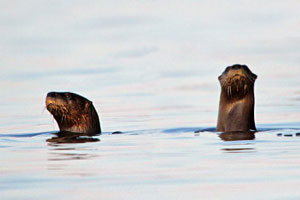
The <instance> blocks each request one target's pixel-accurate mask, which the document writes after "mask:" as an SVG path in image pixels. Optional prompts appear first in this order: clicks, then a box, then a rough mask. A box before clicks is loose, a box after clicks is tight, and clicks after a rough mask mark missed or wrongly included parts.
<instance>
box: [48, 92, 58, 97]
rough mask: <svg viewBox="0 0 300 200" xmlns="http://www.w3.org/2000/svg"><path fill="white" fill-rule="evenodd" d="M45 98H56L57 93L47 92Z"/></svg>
mask: <svg viewBox="0 0 300 200" xmlns="http://www.w3.org/2000/svg"><path fill="white" fill-rule="evenodd" d="M47 97H57V93H56V92H49V93H48V94H47Z"/></svg>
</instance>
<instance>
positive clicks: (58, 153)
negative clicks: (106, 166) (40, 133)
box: [47, 132, 100, 176]
mask: <svg viewBox="0 0 300 200" xmlns="http://www.w3.org/2000/svg"><path fill="white" fill-rule="evenodd" d="M93 136H95V135H86V134H82V133H70V132H58V133H55V136H54V137H52V138H50V139H47V142H48V146H49V148H48V161H50V162H48V170H50V171H61V172H63V173H64V174H66V175H76V176H92V175H93V173H92V172H89V171H88V172H86V171H82V165H83V163H84V166H85V164H86V161H87V160H91V159H93V158H95V157H98V155H97V154H96V153H95V151H97V148H95V146H94V145H93V144H92V143H95V142H99V141H100V140H99V139H98V138H94V137H93ZM83 143H90V144H83ZM83 160H84V162H82V161H83Z"/></svg>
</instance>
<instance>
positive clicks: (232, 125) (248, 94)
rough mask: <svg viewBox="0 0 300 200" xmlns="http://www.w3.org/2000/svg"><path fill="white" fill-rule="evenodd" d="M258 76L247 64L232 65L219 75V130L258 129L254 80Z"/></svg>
mask: <svg viewBox="0 0 300 200" xmlns="http://www.w3.org/2000/svg"><path fill="white" fill-rule="evenodd" d="M256 78H257V76H256V75H255V74H254V73H252V72H251V71H250V69H249V68H248V67H247V66H246V65H238V64H236V65H232V66H229V67H227V68H226V69H225V71H224V72H223V73H222V74H221V76H219V81H220V84H221V96H220V105H219V116H218V124H217V131H219V132H235V131H249V130H253V131H255V130H256V127H255V121H254V100H255V99H254V82H255V80H256Z"/></svg>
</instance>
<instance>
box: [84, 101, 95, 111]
mask: <svg viewBox="0 0 300 200" xmlns="http://www.w3.org/2000/svg"><path fill="white" fill-rule="evenodd" d="M92 104H93V102H91V101H87V102H86V103H85V108H86V109H87V108H90V106H91V105H92Z"/></svg>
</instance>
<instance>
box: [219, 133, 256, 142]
mask: <svg viewBox="0 0 300 200" xmlns="http://www.w3.org/2000/svg"><path fill="white" fill-rule="evenodd" d="M219 137H220V138H221V139H222V140H224V141H234V140H254V139H255V132H254V131H232V132H224V133H221V134H220V135H219Z"/></svg>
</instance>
